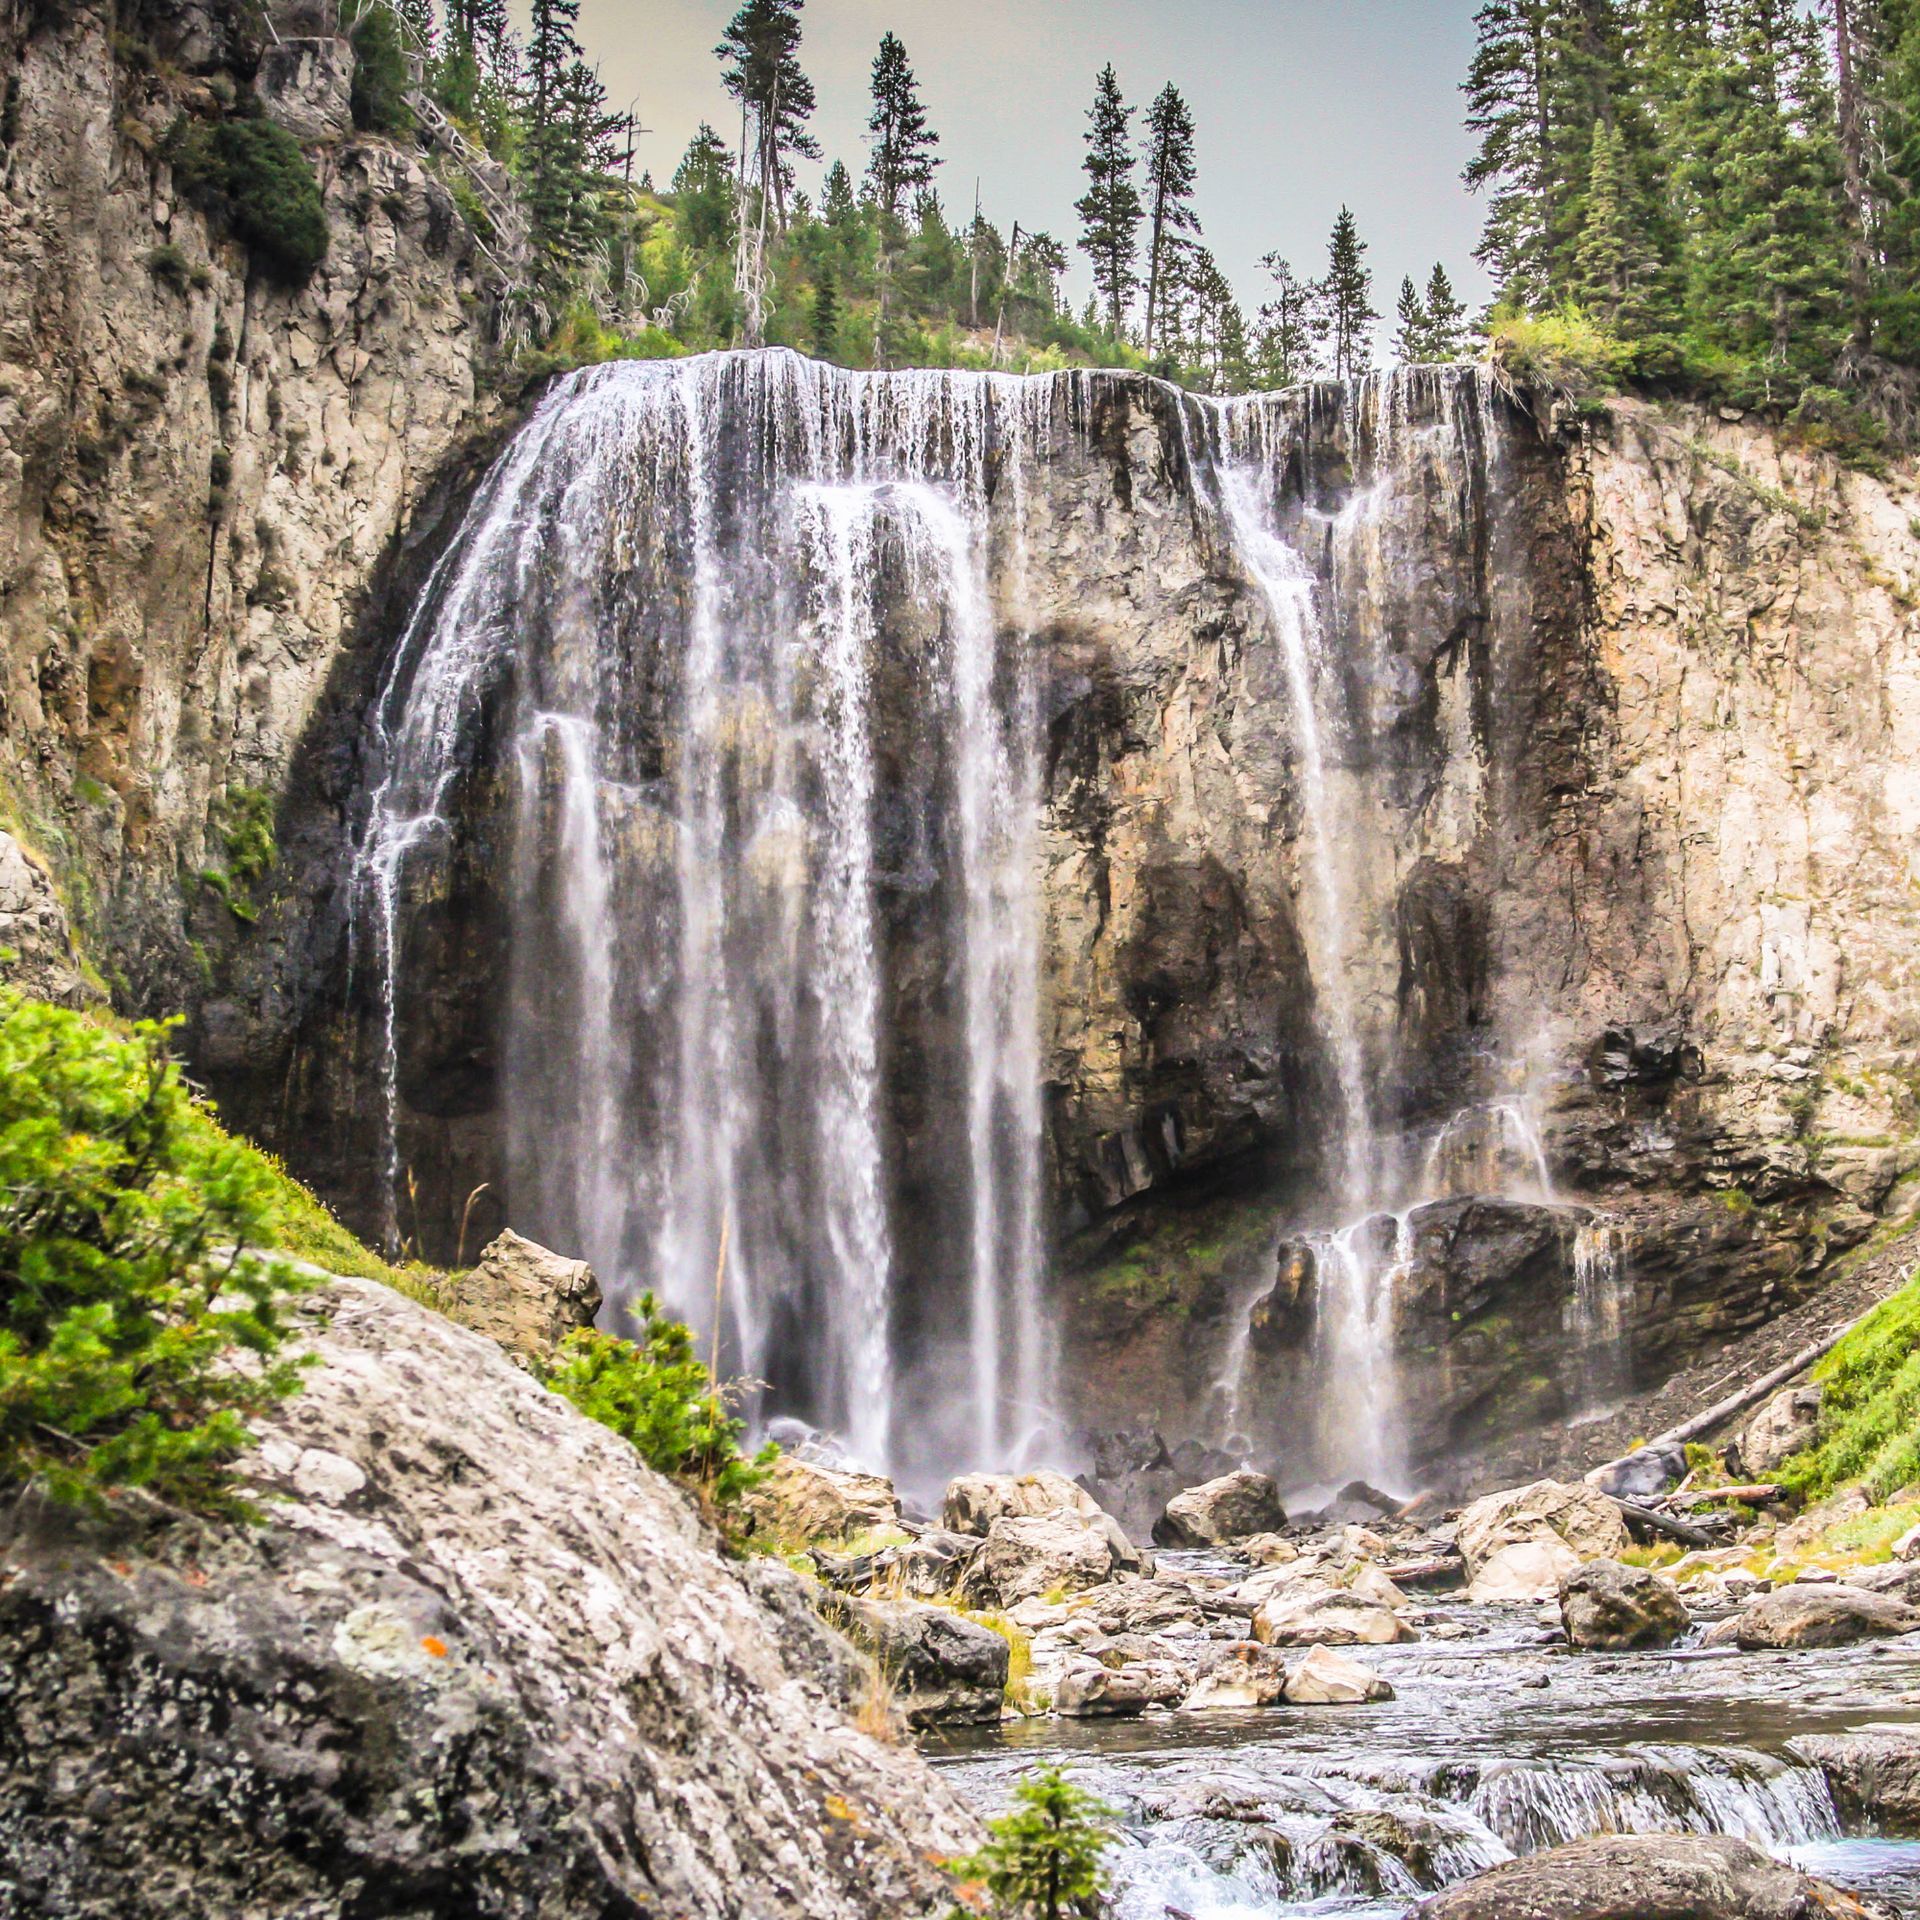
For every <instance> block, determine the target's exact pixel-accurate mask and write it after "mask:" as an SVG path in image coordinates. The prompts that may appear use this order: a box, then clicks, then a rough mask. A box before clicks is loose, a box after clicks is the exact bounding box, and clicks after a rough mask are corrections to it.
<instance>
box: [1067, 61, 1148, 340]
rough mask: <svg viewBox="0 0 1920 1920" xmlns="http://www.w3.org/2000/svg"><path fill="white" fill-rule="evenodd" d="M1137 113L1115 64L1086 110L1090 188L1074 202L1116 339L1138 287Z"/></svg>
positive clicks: (1096, 85) (1106, 71) (1102, 75)
mask: <svg viewBox="0 0 1920 1920" xmlns="http://www.w3.org/2000/svg"><path fill="white" fill-rule="evenodd" d="M1132 120H1133V109H1132V108H1131V107H1130V106H1128V105H1127V104H1126V103H1125V101H1123V100H1122V99H1121V97H1120V82H1119V79H1118V77H1117V76H1116V75H1115V73H1114V71H1113V67H1112V65H1111V63H1109V64H1108V65H1107V66H1105V67H1103V68H1101V70H1100V77H1099V79H1098V80H1097V81H1096V82H1095V83H1094V93H1093V105H1092V106H1091V107H1090V108H1089V109H1088V110H1087V132H1086V142H1087V154H1086V158H1085V159H1084V160H1083V161H1082V162H1081V165H1082V166H1083V167H1084V168H1085V170H1086V175H1087V179H1088V182H1089V185H1088V187H1087V190H1086V192H1085V193H1084V194H1083V195H1082V196H1081V197H1080V198H1079V199H1078V200H1076V201H1075V202H1074V211H1075V212H1076V213H1077V214H1079V216H1080V251H1081V252H1082V253H1084V254H1085V255H1086V256H1087V257H1088V258H1089V259H1090V260H1091V261H1092V262H1093V284H1094V286H1095V288H1096V289H1097V291H1098V293H1099V296H1100V298H1101V299H1102V300H1104V301H1105V302H1106V309H1107V331H1108V332H1109V333H1110V334H1112V335H1113V337H1114V338H1115V339H1116V340H1118V339H1120V338H1121V337H1122V335H1123V332H1124V330H1125V326H1126V317H1127V308H1128V305H1129V304H1130V303H1131V301H1132V299H1133V296H1134V293H1135V291H1136V290H1137V289H1138V287H1139V285H1140V279H1139V275H1138V274H1137V273H1136V272H1135V271H1134V262H1135V260H1136V259H1137V258H1138V257H1139V252H1140V194H1139V190H1138V189H1137V188H1136V187H1135V186H1134V183H1133V165H1134V162H1133V145H1132V142H1131V140H1130V138H1129V128H1130V126H1131V123H1132Z"/></svg>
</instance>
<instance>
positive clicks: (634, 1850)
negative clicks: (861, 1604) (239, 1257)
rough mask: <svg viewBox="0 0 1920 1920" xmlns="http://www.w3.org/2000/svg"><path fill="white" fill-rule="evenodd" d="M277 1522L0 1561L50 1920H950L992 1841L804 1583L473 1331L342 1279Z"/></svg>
mask: <svg viewBox="0 0 1920 1920" xmlns="http://www.w3.org/2000/svg"><path fill="white" fill-rule="evenodd" d="M320 1311H321V1315H322V1321H321V1324H319V1325H318V1326H317V1327H316V1329H315V1331H314V1334H313V1345H314V1348H315V1350H316V1352H317V1353H318V1355H319V1359H320V1364H319V1365H318V1366H317V1367H315V1368H314V1369H313V1370H312V1371H311V1372H310V1373H309V1374H308V1376H307V1379H306V1385H305V1388H304V1390H303V1391H302V1392H301V1393H300V1394H299V1395H298V1397H297V1398H295V1399H294V1400H292V1401H290V1402H288V1403H287V1406H286V1408H285V1410H284V1412H282V1413H281V1414H279V1415H277V1416H276V1417H275V1419H274V1420H273V1422H272V1424H271V1427H270V1429H269V1430H268V1432H267V1434H266V1437H265V1439H264V1441H263V1443H262V1446H261V1449H260V1454H259V1459H258V1468H259V1472H260V1475H261V1478H262V1482H263V1488H264V1491H265V1492H266V1493H267V1494H269V1495H270V1496H271V1498H270V1500H269V1503H268V1508H267V1513H268V1517H267V1519H266V1521H265V1523H264V1524H263V1525H261V1526H259V1527H258V1528H254V1529H247V1528H237V1527H234V1528H217V1529H216V1528H201V1527H197V1526H193V1525H189V1524H172V1523H162V1524H156V1525H153V1526H149V1527H146V1528H142V1527H141V1526H140V1525H138V1524H137V1523H136V1522H135V1521H134V1520H133V1519H131V1518H127V1519H124V1520H121V1521H114V1522H109V1523H105V1524H104V1526H103V1527H93V1526H87V1525H80V1526H76V1525H75V1524H73V1523H72V1522H70V1521H64V1520H59V1519H58V1518H57V1517H54V1516H49V1515H46V1514H43V1513H40V1512H38V1511H37V1510H36V1509H34V1508H32V1507H31V1506H28V1505H19V1506H16V1508H15V1509H14V1511H13V1512H12V1514H11V1516H10V1518H9V1521H8V1525H7V1529H6V1535H5V1541H4V1547H3V1548H0V1715H3V1716H4V1718H5V1721H6V1724H7V1727H8V1729H9V1733H8V1738H7V1740H6V1741H5V1742H4V1743H3V1744H0V1885H4V1886H6V1887H7V1888H8V1889H9V1897H10V1899H11V1900H12V1902H13V1905H12V1906H11V1908H10V1911H13V1912H17V1913H19V1914H21V1915H22V1916H23V1920H25V1917H26V1916H45V1920H55V1917H56V1916H66V1915H71V1914H75V1913H82V1912H112V1913H114V1914H116V1915H121V1916H125V1917H126V1920H148V1917H149V1916H150V1917H151V1920H161V1916H167V1917H168V1920H252V1917H254V1916H258V1917H259V1920H268V1917H269V1916H272V1917H274V1920H277V1917H278V1916H281V1915H285V1914H289V1913H293V1912H298V1913H301V1914H305V1915H311V1916H314V1917H315V1920H344V1917H345V1916H347V1915H349V1914H357V1913H360V1912H362V1911H363V1910H364V1900H365V1897H366V1896H365V1890H366V1889H367V1888H368V1887H370V1886H377V1887H378V1888H380V1890H381V1892H380V1899H381V1900H382V1902H383V1903H385V1904H386V1905H387V1906H388V1907H390V1908H391V1910H393V1911H395V1912H399V1911H408V1912H412V1911H422V1912H424V1911H428V1910H432V1911H435V1912H449V1913H451V1912H456V1911H457V1912H463V1913H478V1912H487V1913H498V1914H502V1915H511V1916H525V1917H526V1920H531V1917H532V1916H533V1915H535V1914H539V1915H541V1916H545V1917H547V1920H568V1917H569V1916H580V1920H588V1916H592V1917H593V1920H604V1916H606V1915H609V1914H613V1913H630V1914H639V1913H654V1912H673V1913H682V1914H689V1915H702V1916H712V1917H713V1920H720V1917H721V1916H729V1917H736V1916H742V1915H753V1916H756V1920H758V1917H759V1916H792V1920H800V1916H802V1915H805V1916H807V1920H816V1917H818V1916H838V1917H840V1920H867V1917H868V1916H871V1917H872V1920H878V1916H880V1915H882V1914H884V1915H886V1916H888V1920H893V1916H896V1915H900V1914H926V1915H929V1916H933V1915H936V1914H938V1915H944V1914H945V1913H946V1912H947V1911H948V1909H949V1907H950V1905H951V1900H952V1894H951V1888H950V1886H949V1884H948V1882H947V1881H946V1879H945V1876H944V1875H943V1874H942V1873H941V1872H939V1871H938V1869H937V1867H936V1866H935V1865H933V1864H932V1863H933V1862H935V1861H938V1860H941V1859H945V1858H950V1857H953V1856H954V1855H956V1854H959V1853H964V1852H966V1851H967V1850H968V1848H969V1847H970V1846H971V1845H973V1844H974V1843H975V1841H976V1838H977V1828H976V1826H975V1823H974V1821H973V1818H972V1816H971V1815H969V1814H968V1813H967V1812H965V1811H964V1810H963V1809H962V1808H961V1807H960V1806H959V1804H958V1803H957V1802H956V1801H955V1800H954V1798H953V1797H952V1795H951V1794H950V1793H948V1792H947V1791H946V1790H945V1789H944V1788H942V1787H941V1786H940V1785H939V1783H938V1782H937V1780H935V1778H934V1777H933V1776H932V1775H931V1774H930V1773H929V1772H928V1771H927V1769H926V1768H925V1766H924V1765H923V1764H922V1763H921V1761H920V1760H919V1759H918V1758H917V1757H915V1756H914V1755H913V1754H912V1753H910V1752H908V1751H906V1750H905V1749H903V1748H900V1747H892V1746H886V1745H881V1744H876V1743H875V1742H874V1741H872V1740H870V1739H868V1738H866V1737H865V1736H864V1735H862V1734H860V1733H857V1732H855V1731H854V1730H853V1728H852V1726H851V1725H850V1724H849V1721H848V1718H847V1711H848V1688H849V1685H850V1676H849V1674H848V1672H847V1664H846V1663H847V1662H848V1661H850V1659H851V1657H852V1656H851V1654H850V1652H849V1650H848V1649H847V1648H846V1646H845V1643H844V1642H841V1641H838V1640H836V1638H835V1637H834V1636H833V1635H831V1634H829V1633H828V1632H827V1631H826V1630H825V1629H824V1628H823V1627H821V1626H820V1625H819V1624H818V1622H817V1621H815V1620H813V1618H812V1616H811V1615H810V1614H809V1613H808V1611H807V1609H806V1607H805V1605H804V1603H800V1602H797V1601H796V1599H795V1596H794V1594H793V1592H792V1588H794V1587H795V1586H797V1585H798V1583H797V1582H795V1581H794V1578H793V1576H792V1575H790V1574H788V1573H787V1572H786V1570H785V1569H784V1568H778V1567H773V1568H768V1567H765V1566H764V1565H762V1566H748V1567H744V1568H743V1567H736V1566H734V1565H732V1564H730V1563H728V1562H727V1561H725V1560H723V1559H722V1558H721V1557H720V1556H719V1554H718V1553H717V1552H716V1551H715V1548H714V1545H713V1542H712V1539H711V1536H710V1535H709V1534H708V1533H707V1532H706V1531H705V1529H704V1528H703V1526H702V1524H701V1523H700V1522H699V1520H698V1519H697V1518H696V1516H695V1514H694V1511H693V1509H692V1506H691V1504H690V1503H689V1502H688V1501H687V1500H686V1499H685V1497H684V1496H682V1495H681V1494H680V1493H678V1492H677V1491H676V1490H675V1489H674V1488H673V1487H671V1486H670V1485H669V1484H668V1483H667V1482H666V1481H664V1480H662V1479H660V1478H659V1477H657V1476H656V1475H654V1474H653V1473H651V1472H650V1471H649V1470H648V1469H647V1468H645V1467H644V1466H643V1465H642V1464H641V1463H640V1461H639V1459H638V1457H637V1456H636V1455H635V1453H634V1452H633V1449H632V1448H631V1447H629V1446H628V1445H627V1443H626V1442H625V1441H623V1440H621V1439H619V1438H618V1437H617V1436H615V1435H614V1434H612V1433H610V1432H608V1431H607V1430H606V1429H605V1428H603V1427H600V1426H598V1425H596V1424H595V1423H594V1422H592V1421H590V1420H588V1419H586V1418H585V1417H584V1416H583V1415H581V1414H579V1413H577V1412H576V1411H575V1410H574V1409H573V1408H572V1407H570V1406H569V1405H567V1404H566V1403H565V1402H564V1401H561V1400H559V1399H557V1398H556V1397H555V1396H553V1395H552V1394H550V1393H547V1392H545V1391H544V1390H543V1389H541V1388H540V1387H538V1386H537V1385H535V1384H534V1382H533V1381H532V1380H530V1379H529V1378H528V1377H527V1376H526V1375H525V1374H524V1373H522V1372H521V1371H519V1370H518V1369H517V1368H516V1367H514V1366H513V1365H512V1364H511V1363H510V1362H509V1361H508V1359H507V1358H506V1357H505V1356H504V1355H503V1354H502V1352H501V1351H500V1349H499V1348H498V1347H497V1346H496V1345H495V1344H494V1343H493V1342H492V1341H489V1340H486V1339H484V1338H482V1337H481V1336H479V1335H477V1334H474V1333H471V1332H468V1331H466V1330H464V1329H462V1328H459V1327H456V1326H454V1325H452V1324H451V1323H450V1322H447V1321H445V1320H442V1319H440V1318H439V1317H438V1316H436V1315H434V1314H431V1313H429V1312H427V1311H426V1310H425V1309H423V1308H420V1307H416V1306H414V1305H412V1304H411V1303H409V1302H407V1301H404V1300H402V1299H400V1298H399V1297H398V1296H396V1295H393V1294H390V1293H388V1292H387V1291H385V1290H384V1289H382V1288H380V1287H377V1286H374V1285H372V1284H370V1283H365V1282H358V1281H342V1282H340V1283H338V1284H337V1285H336V1286H335V1287H333V1288H332V1289H331V1290H330V1291H329V1292H328V1293H327V1294H325V1295H324V1296H322V1297H321V1300H320Z"/></svg>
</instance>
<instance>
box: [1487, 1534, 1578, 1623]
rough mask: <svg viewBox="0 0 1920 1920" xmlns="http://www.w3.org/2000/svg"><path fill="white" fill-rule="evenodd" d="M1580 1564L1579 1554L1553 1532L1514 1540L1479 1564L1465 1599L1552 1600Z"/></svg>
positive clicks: (1491, 1601) (1492, 1602)
mask: <svg viewBox="0 0 1920 1920" xmlns="http://www.w3.org/2000/svg"><path fill="white" fill-rule="evenodd" d="M1579 1567H1580V1556H1579V1555H1578V1554H1577V1553H1575V1552H1574V1550H1573V1549H1572V1548H1571V1547H1570V1546H1568V1545H1567V1543H1566V1542H1565V1541H1564V1540H1561V1539H1558V1538H1556V1537H1555V1536H1554V1535H1552V1534H1549V1535H1548V1536H1547V1537H1546V1538H1545V1539H1544V1540H1517V1541H1515V1542H1514V1543H1513V1544H1512V1545H1511V1546H1505V1547H1500V1548H1498V1549H1497V1550H1496V1551H1494V1552H1493V1553H1491V1554H1489V1555H1488V1556H1487V1558H1486V1559H1485V1560H1483V1561H1482V1562H1481V1563H1480V1571H1479V1572H1478V1573H1476V1574H1475V1575H1474V1576H1473V1581H1472V1584H1471V1585H1469V1586H1468V1588H1467V1598H1468V1599H1469V1600H1470V1601H1472V1602H1473V1603H1474V1605H1476V1606H1493V1605H1497V1604H1502V1603H1507V1604H1514V1603H1520V1602H1532V1601H1538V1600H1552V1599H1554V1598H1556V1597H1557V1596H1558V1594H1559V1592H1560V1586H1561V1582H1562V1581H1564V1580H1566V1579H1568V1578H1569V1577H1570V1576H1571V1575H1572V1574H1574V1573H1575V1572H1577V1571H1578V1570H1579Z"/></svg>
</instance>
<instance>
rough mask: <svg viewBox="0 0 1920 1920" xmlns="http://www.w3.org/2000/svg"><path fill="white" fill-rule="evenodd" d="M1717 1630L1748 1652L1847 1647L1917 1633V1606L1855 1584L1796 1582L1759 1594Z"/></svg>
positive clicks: (1919, 1627)
mask: <svg viewBox="0 0 1920 1920" xmlns="http://www.w3.org/2000/svg"><path fill="white" fill-rule="evenodd" d="M1715 1631H1716V1633H1724V1635H1725V1637H1726V1638H1727V1639H1730V1640H1731V1641H1732V1642H1733V1643H1734V1645H1735V1646H1738V1647H1741V1648H1743V1649H1745V1650H1746V1651H1748V1652H1752V1651H1754V1650H1755V1649H1758V1648H1781V1647H1845V1646H1851V1645H1852V1644H1853V1642H1855V1641H1856V1640H1875V1639H1884V1638H1891V1637H1893V1636H1895V1635H1898V1634H1903V1633H1920V1610H1916V1609H1915V1608H1913V1607H1910V1606H1908V1605H1907V1604H1906V1603H1905V1602H1904V1601H1902V1600H1896V1599H1894V1598H1892V1597H1891V1596H1889V1595H1886V1594H1879V1593H1868V1592H1865V1591H1864V1590H1863V1589H1861V1588H1859V1587H1849V1586H1799V1585H1796V1586H1791V1587H1782V1588H1780V1589H1779V1590H1778V1591H1777V1592H1774V1593H1767V1594H1762V1595H1761V1596H1760V1598H1759V1599H1758V1600H1755V1601H1754V1602H1753V1603H1752V1604H1751V1605H1750V1606H1749V1607H1748V1608H1747V1609H1746V1611H1745V1612H1744V1613H1742V1614H1740V1615H1739V1616H1738V1617H1737V1618H1736V1619H1734V1620H1730V1621H1727V1622H1725V1623H1724V1625H1723V1626H1722V1627H1721V1628H1718V1629H1716V1630H1715Z"/></svg>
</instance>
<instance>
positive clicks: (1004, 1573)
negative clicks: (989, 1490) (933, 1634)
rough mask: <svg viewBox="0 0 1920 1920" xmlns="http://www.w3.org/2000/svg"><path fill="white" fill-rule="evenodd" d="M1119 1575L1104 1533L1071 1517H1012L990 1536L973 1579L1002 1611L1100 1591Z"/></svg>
mask: <svg viewBox="0 0 1920 1920" xmlns="http://www.w3.org/2000/svg"><path fill="white" fill-rule="evenodd" d="M1119 1571H1120V1568H1119V1563H1118V1561H1117V1559H1116V1557H1115V1554H1114V1549H1113V1543H1112V1541H1111V1540H1110V1539H1109V1538H1108V1537H1107V1533H1106V1531H1105V1529H1104V1528H1101V1527H1098V1526H1089V1525H1087V1524H1086V1523H1085V1522H1083V1521H1082V1520H1081V1519H1080V1517H1079V1516H1078V1515H1077V1514H1074V1513H1069V1512H1056V1513H1037V1514H1019V1515H1008V1516H1004V1517H1002V1518H1001V1519H998V1520H996V1521H995V1522H994V1523H993V1525H992V1526H991V1527H990V1528H988V1530H987V1542H986V1545H985V1546H984V1547H983V1548H982V1549H981V1550H980V1554H979V1557H978V1558H977V1559H976V1560H975V1561H974V1563H973V1568H972V1572H971V1574H970V1575H969V1579H970V1581H971V1582H972V1584H973V1585H974V1587H975V1589H976V1591H978V1592H979V1594H980V1595H981V1597H982V1598H984V1599H986V1600H988V1601H990V1602H991V1603H992V1604H994V1605H998V1606H1003V1607H1013V1606H1018V1605H1019V1603H1020V1602H1021V1601H1022V1600H1037V1599H1040V1598H1042V1597H1043V1596H1045V1595H1047V1594H1049V1593H1055V1592H1063V1593H1074V1592H1077V1591H1079V1590H1081V1589H1083V1588H1086V1587H1100V1586H1104V1585H1106V1583H1107V1582H1108V1581H1109V1580H1111V1579H1113V1577H1114V1576H1115V1575H1116V1574H1117V1573H1118V1572H1119Z"/></svg>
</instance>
